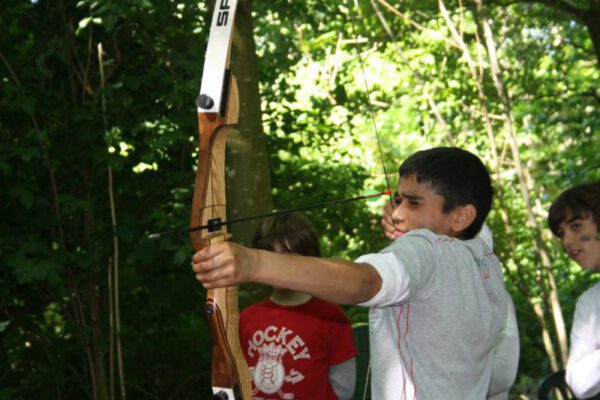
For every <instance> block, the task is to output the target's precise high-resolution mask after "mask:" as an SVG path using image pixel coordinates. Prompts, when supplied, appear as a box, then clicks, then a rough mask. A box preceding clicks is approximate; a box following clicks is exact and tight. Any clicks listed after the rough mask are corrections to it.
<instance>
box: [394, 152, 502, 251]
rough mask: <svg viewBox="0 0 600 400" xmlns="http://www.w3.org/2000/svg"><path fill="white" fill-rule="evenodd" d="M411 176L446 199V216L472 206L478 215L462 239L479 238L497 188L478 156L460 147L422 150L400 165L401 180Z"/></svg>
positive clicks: (444, 208) (444, 210)
mask: <svg viewBox="0 0 600 400" xmlns="http://www.w3.org/2000/svg"><path fill="white" fill-rule="evenodd" d="M409 175H415V177H416V179H417V182H419V183H421V184H425V185H427V186H429V188H430V189H431V190H432V191H433V192H435V193H436V194H438V195H440V196H443V197H444V205H443V208H442V212H443V213H448V212H450V211H452V210H454V209H455V208H456V207H459V206H464V205H467V204H472V205H473V206H474V207H475V209H476V210H477V216H476V217H475V220H473V222H472V223H471V225H469V226H468V227H467V228H466V229H465V230H464V231H462V232H461V234H460V236H459V237H460V238H461V239H472V238H474V237H475V235H477V233H478V232H479V231H480V230H481V226H482V225H483V222H484V221H485V218H486V217H487V215H488V213H489V212H490V208H491V207H492V195H493V189H492V181H491V179H490V174H489V173H488V171H487V169H486V168H485V166H484V165H483V163H482V162H481V160H480V159H479V158H478V157H477V156H476V155H474V154H472V153H469V152H468V151H466V150H462V149H459V148H456V147H437V148H433V149H430V150H423V151H418V152H416V153H414V154H413V155H411V156H410V157H408V158H407V159H406V160H405V161H404V162H403V163H402V165H400V177H407V176H409Z"/></svg>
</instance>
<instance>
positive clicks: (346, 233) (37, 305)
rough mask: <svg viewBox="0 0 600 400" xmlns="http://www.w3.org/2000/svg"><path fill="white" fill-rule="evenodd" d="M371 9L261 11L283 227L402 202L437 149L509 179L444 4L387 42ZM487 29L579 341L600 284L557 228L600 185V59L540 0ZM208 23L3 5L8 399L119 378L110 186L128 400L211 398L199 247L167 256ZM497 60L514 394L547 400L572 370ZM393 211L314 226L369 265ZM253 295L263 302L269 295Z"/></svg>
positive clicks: (280, 7)
mask: <svg viewBox="0 0 600 400" xmlns="http://www.w3.org/2000/svg"><path fill="white" fill-rule="evenodd" d="M371 4H372V3H370V2H367V1H359V2H358V5H359V6H360V8H355V7H354V6H353V5H352V7H350V4H346V3H345V2H339V1H318V2H317V1H313V0H308V1H306V0H305V1H299V0H298V1H296V0H287V1H283V0H279V1H273V2H256V3H255V4H253V10H254V14H253V15H254V24H255V29H254V32H255V38H254V39H255V41H256V44H257V52H258V57H259V58H258V60H259V61H258V62H259V71H260V76H259V77H258V79H259V82H260V88H261V94H262V97H261V99H260V101H261V102H262V110H263V125H264V130H265V132H264V133H265V134H266V135H267V139H268V150H269V152H268V157H269V162H270V165H271V174H272V176H271V182H272V196H273V203H274V205H275V207H276V208H289V207H294V206H301V205H305V204H313V203H318V202H320V201H324V200H330V199H338V198H344V197H350V196H355V195H357V194H360V193H362V192H365V191H366V190H371V189H376V190H383V189H385V188H386V179H385V171H387V174H388V180H389V184H390V185H392V186H393V185H395V173H396V171H397V167H398V165H399V164H400V162H401V161H402V159H403V158H404V157H406V156H407V155H409V154H411V153H412V152H414V151H416V150H419V149H424V148H429V147H432V146H439V145H453V146H461V147H465V148H467V149H469V150H471V151H473V152H475V153H477V154H479V155H480V156H481V157H482V158H483V159H484V160H485V162H486V163H487V164H488V166H489V167H490V169H491V170H493V169H494V165H493V162H492V153H491V151H490V148H491V142H490V139H489V137H488V135H486V133H485V132H486V131H485V126H484V120H483V119H482V99H481V97H479V96H478V95H477V87H476V81H475V80H474V79H472V77H471V76H470V73H469V70H468V65H467V63H466V61H465V58H464V54H463V53H461V52H460V51H457V50H456V48H454V47H453V46H452V45H450V44H449V42H448V41H447V40H444V38H448V37H450V36H451V35H450V32H449V31H448V26H447V24H445V23H444V21H443V19H442V18H441V17H440V15H439V13H438V11H437V7H436V6H435V5H431V4H430V3H429V2H415V3H414V4H408V3H406V4H404V5H402V7H401V6H400V5H398V6H397V8H396V10H397V11H398V10H399V11H401V12H402V13H404V14H403V15H404V16H405V17H406V18H400V17H399V16H398V14H397V13H396V12H394V11H393V10H390V9H385V8H381V9H380V10H379V11H380V12H381V14H380V15H383V17H384V19H385V21H386V22H387V24H388V25H387V26H388V28H387V30H386V29H384V26H383V24H382V23H381V21H382V19H381V17H378V15H377V13H376V12H375V11H374V9H373V7H372V5H371ZM242 6H243V7H248V6H249V3H248V2H242ZM451 6H452V7H455V5H447V7H449V8H450V7H451ZM380 7H381V3H380ZM464 11H465V12H464V13H461V12H459V10H458V8H452V13H451V17H452V19H453V20H454V21H455V22H456V23H457V24H459V25H460V26H461V29H462V31H461V32H462V33H463V37H464V38H465V43H466V45H467V46H468V48H469V49H470V51H471V53H472V54H477V51H478V49H479V50H481V48H480V47H479V45H478V42H477V40H478V39H477V38H478V26H477V21H476V20H475V18H474V17H473V15H474V14H473V12H472V8H471V5H469V4H467V9H466V10H464ZM487 12H488V15H489V17H490V21H491V22H492V29H493V31H494V35H495V38H496V42H497V46H498V47H497V48H498V52H499V58H500V60H501V65H502V69H503V78H504V83H505V85H506V89H507V91H508V93H509V94H510V98H511V107H512V113H513V118H514V124H513V125H514V128H515V131H516V136H517V138H516V140H517V143H518V145H519V148H520V150H521V158H522V163H523V165H524V167H525V170H526V173H527V176H528V191H529V193H530V195H531V197H532V198H533V199H534V205H533V210H534V213H535V218H536V220H537V222H538V223H539V226H541V227H542V230H541V236H542V239H543V241H544V243H545V244H546V245H547V246H548V249H549V254H550V258H551V260H552V272H553V274H554V275H555V277H556V279H557V281H558V282H559V297H560V299H561V301H562V307H563V313H564V315H565V318H566V320H567V326H569V324H570V316H571V315H572V311H573V307H574V301H575V299H576V297H577V295H578V294H579V293H581V292H582V291H583V290H584V289H585V288H586V287H587V286H589V284H590V282H591V281H592V280H593V279H594V278H595V277H594V276H589V275H587V274H584V273H582V272H581V271H580V270H579V269H578V268H577V267H576V266H574V265H572V264H571V263H570V262H569V261H568V259H567V258H566V257H565V256H564V254H562V252H561V251H560V248H559V247H558V244H557V243H556V242H555V241H554V240H553V239H552V238H551V235H550V234H549V232H548V231H547V229H546V225H545V212H546V210H547V209H548V206H549V202H550V201H551V200H552V199H553V198H554V197H555V196H556V195H557V194H558V193H559V192H560V191H562V190H563V189H564V188H566V187H568V186H570V185H573V184H576V183H581V182H586V181H591V180H598V179H600V171H599V166H600V151H599V149H600V147H599V136H600V135H599V132H600V113H599V112H598V107H599V103H600V92H599V89H598V88H599V87H600V86H599V85H598V83H599V80H600V74H599V70H598V60H597V59H596V57H595V54H594V51H593V44H592V42H591V39H590V37H589V34H588V31H587V30H586V29H585V26H583V25H582V24H581V22H580V21H578V20H577V19H573V18H572V17H570V16H569V15H567V14H565V13H561V12H557V11H554V12H548V9H547V8H545V7H544V6H542V5H539V4H536V3H522V4H519V3H517V4H514V5H510V6H494V5H490V6H489V7H488V8H487ZM208 18H209V10H208V5H207V4H205V3H204V2H201V3H195V2H189V1H181V2H175V1H153V0H144V1H132V2H100V3H99V2H92V1H89V0H82V1H79V2H74V1H68V0H65V1H43V0H40V1H33V2H31V1H17V0H10V1H4V2H2V3H1V4H0V25H1V26H2V27H3V34H2V35H0V56H1V57H0V58H1V65H2V66H1V68H0V77H1V80H0V93H1V96H0V137H1V141H0V177H1V178H0V179H1V182H2V188H3V189H4V190H2V191H0V204H2V208H1V212H2V214H1V218H2V224H0V259H1V260H2V274H1V275H0V293H1V294H0V310H1V312H2V313H1V314H0V343H1V345H0V359H1V360H2V362H1V363H0V399H28V398H36V399H51V398H52V399H71V398H73V399H75V398H77V399H79V398H93V394H92V393H93V391H94V390H93V388H92V385H91V383H90V371H91V370H95V371H104V373H106V367H105V366H106V365H107V362H108V348H109V342H108V339H107V335H106V331H107V322H106V321H107V318H108V316H107V315H106V313H107V306H108V305H107V301H108V300H107V291H108V288H107V276H106V271H107V265H108V263H109V262H110V261H111V259H112V257H113V241H112V238H113V228H112V225H111V210H110V202H109V185H110V183H109V181H108V176H109V174H108V171H109V169H110V170H111V171H112V174H113V178H114V182H113V185H112V186H113V188H114V190H115V193H114V197H115V201H116V213H117V221H118V223H117V231H116V234H117V236H118V239H119V244H120V247H119V250H120V256H119V262H120V282H121V287H120V293H121V304H120V306H121V320H122V323H123V326H122V332H121V334H122V341H123V351H124V354H123V359H124V362H125V366H124V367H125V371H126V373H125V377H126V388H127V391H128V396H129V397H130V398H160V399H163V398H165V399H166V398H176V399H182V398H192V397H194V398H198V397H200V398H204V396H206V397H208V395H207V394H206V393H207V391H208V387H209V372H208V371H209V363H210V354H209V350H208V349H209V344H208V343H209V334H208V330H207V327H206V323H205V321H204V317H203V315H202V304H203V301H204V293H203V291H202V289H201V287H200V286H199V285H198V284H197V283H196V282H195V281H194V279H193V276H192V275H191V274H190V271H189V258H190V255H191V247H190V246H189V244H188V239H187V237H185V236H183V237H173V238H165V239H163V240H161V241H160V242H151V241H149V240H148V239H146V237H147V234H148V233H149V232H155V231H162V230H167V229H170V228H173V227H184V226H186V225H187V224H188V218H189V207H190V205H191V195H192V191H193V187H192V185H193V181H194V175H195V171H194V165H195V160H194V151H195V147H194V146H195V142H194V140H195V132H196V126H195V124H196V119H195V117H194V112H195V110H194V98H195V96H196V93H197V89H198V84H199V78H200V71H201V66H202V54H204V48H205V44H206V39H207V34H208V32H207V19H208ZM461 18H462V19H461ZM352 21H354V22H352ZM409 21H413V22H417V23H418V24H419V25H420V26H422V27H424V28H425V29H416V28H415V26H414V25H413V24H411V23H409ZM357 38H358V39H359V40H358V44H357V43H356V40H357ZM246 40H250V39H249V38H246ZM99 43H102V47H103V49H104V58H103V68H104V71H105V81H106V85H105V86H104V87H103V86H102V85H101V78H100V68H99V61H98V58H97V57H98V50H97V45H98V44H99ZM482 60H483V61H481V62H480V63H479V64H478V65H479V66H480V68H481V71H482V80H481V84H482V90H483V93H484V95H485V105H486V106H487V107H488V109H489V113H490V114H491V115H492V116H493V118H492V119H491V120H492V123H493V124H494V129H496V132H497V138H496V140H497V144H498V145H499V153H500V154H501V155H502V156H503V157H504V158H503V159H502V162H501V163H500V166H499V170H498V174H499V175H498V180H497V181H496V182H497V190H501V191H502V201H501V202H500V201H497V202H496V204H495V207H494V209H495V211H493V212H492V214H491V215H490V217H489V219H488V224H489V225H490V227H491V228H492V231H493V232H494V236H495V246H496V251H497V253H498V255H499V256H500V257H501V259H502V260H503V262H504V263H505V266H506V271H507V274H508V277H507V286H508V288H509V290H510V291H511V293H512V294H513V295H514V300H515V304H516V307H517V313H518V319H519V326H520V331H521V348H522V353H521V365H520V371H519V377H518V382H517V385H516V386H515V388H514V390H513V393H512V395H514V396H515V397H516V396H517V395H519V394H523V395H524V396H529V395H531V394H532V393H533V392H535V387H536V385H537V382H538V381H539V379H540V378H541V377H542V376H544V375H546V374H548V373H549V372H550V369H551V367H550V364H549V362H548V357H547V354H546V352H545V350H544V346H543V343H542V338H541V327H540V323H539V320H537V319H536V317H535V316H534V313H533V311H532V308H531V299H534V301H539V302H541V303H543V302H544V300H543V293H541V290H540V286H539V282H538V281H536V278H535V271H536V264H537V263H538V260H539V256H538V255H537V253H536V250H535V248H534V245H533V241H534V232H533V231H532V229H531V228H530V227H529V226H528V223H527V212H526V210H525V204H524V203H523V198H522V195H521V194H520V192H519V184H518V176H517V174H516V172H515V164H514V158H511V156H510V149H509V146H508V144H507V143H508V142H507V139H506V137H507V136H506V135H507V134H506V132H505V131H504V129H505V126H506V125H505V122H504V121H503V119H502V118H503V117H502V115H503V108H502V104H501V102H500V100H499V98H498V95H497V93H496V91H495V89H494V85H493V81H492V79H491V75H490V70H489V68H490V65H489V64H488V63H487V61H486V59H485V57H484V56H482ZM103 97H104V99H105V100H106V111H103V108H102V98H103ZM432 104H433V105H434V106H435V107H432ZM434 109H435V110H436V112H437V116H436V114H435V112H434ZM441 121H443V123H442V122H441ZM383 165H385V169H384V167H383ZM249 167H251V166H249ZM380 207H381V202H374V203H365V202H361V203H353V204H349V205H344V206H340V207H330V208H327V209H325V210H319V211H313V212H311V213H310V215H309V216H310V217H311V218H312V219H313V220H314V221H315V223H316V225H317V227H318V228H319V230H320V232H321V233H322V245H323V249H324V253H325V254H326V255H327V256H336V257H344V258H354V257H357V256H358V255H360V254H362V253H365V252H369V251H376V250H378V249H379V248H381V247H382V246H384V245H385V243H386V240H385V239H384V238H383V235H382V233H381V231H380V228H379V212H380ZM500 210H503V211H504V212H505V213H506V216H507V217H508V219H506V218H505V217H503V215H502V213H501V212H500ZM507 221H508V223H507ZM515 243H516V245H513V244H515ZM241 295H242V297H243V298H244V301H245V302H250V301H253V300H255V298H254V297H253V296H255V295H254V294H253V292H252V291H251V290H243V291H242V293H241ZM244 296H245V297H244ZM544 307H545V305H544ZM348 313H349V315H350V316H351V318H352V319H353V321H354V322H357V323H358V322H361V321H364V320H365V319H366V314H365V311H364V310H362V309H359V308H349V309H348ZM548 323H549V324H550V322H548ZM93 366H96V367H95V368H94V367H93ZM99 366H104V367H99ZM107 379H108V378H107V375H104V376H103V377H100V378H99V380H98V382H100V383H101V384H103V385H107ZM100 397H101V398H103V397H102V396H100ZM107 398H108V397H107ZM533 398H534V397H533Z"/></svg>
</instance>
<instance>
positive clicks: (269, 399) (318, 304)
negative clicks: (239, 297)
mask: <svg viewBox="0 0 600 400" xmlns="http://www.w3.org/2000/svg"><path fill="white" fill-rule="evenodd" d="M240 341H241V344H242V349H243V351H244V354H245V356H246V360H247V361H248V366H249V367H250V374H251V376H252V393H253V399H254V400H275V399H286V400H292V399H293V400H328V399H332V400H336V399H337V397H336V395H335V393H334V391H333V388H332V387H331V384H330V383H329V367H330V366H332V365H336V364H339V363H341V362H343V361H347V360H349V359H350V358H352V357H354V356H356V347H355V345H354V338H353V336H352V327H351V326H350V322H349V321H348V318H346V316H345V315H344V312H343V311H342V309H341V308H340V307H339V306H337V305H335V304H331V303H328V302H326V301H323V300H320V299H316V298H314V297H313V298H311V299H310V300H309V301H308V302H306V303H304V304H300V305H298V306H280V305H277V304H275V303H273V302H272V301H271V300H269V299H267V300H263V301H261V302H259V303H256V304H254V305H252V306H250V307H248V308H246V309H244V310H243V311H242V312H241V313H240Z"/></svg>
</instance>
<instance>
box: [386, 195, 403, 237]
mask: <svg viewBox="0 0 600 400" xmlns="http://www.w3.org/2000/svg"><path fill="white" fill-rule="evenodd" d="M392 212H394V205H393V204H392V203H391V202H388V203H385V205H384V206H383V218H382V219H381V226H382V227H383V232H384V233H385V236H386V237H387V238H388V239H391V240H394V239H396V238H398V237H399V236H400V235H401V232H400V231H398V230H396V228H394V220H393V219H392Z"/></svg>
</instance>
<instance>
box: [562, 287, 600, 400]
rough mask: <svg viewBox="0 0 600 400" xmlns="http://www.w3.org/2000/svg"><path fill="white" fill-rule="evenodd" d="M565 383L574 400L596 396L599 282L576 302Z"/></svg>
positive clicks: (599, 355) (599, 365) (599, 353)
mask: <svg viewBox="0 0 600 400" xmlns="http://www.w3.org/2000/svg"><path fill="white" fill-rule="evenodd" d="M566 381H567V384H568V385H569V387H570V388H571V390H572V391H573V394H574V395H575V396H576V397H578V398H581V399H586V398H588V397H592V396H594V395H596V394H598V393H600V282H598V283H596V285H594V286H592V287H591V288H590V289H588V290H587V291H585V292H584V293H583V294H582V295H581V296H580V297H579V299H578V300H577V306H576V308H575V316H574V317H573V327H572V329H571V351H570V353H569V361H568V362H567V374H566Z"/></svg>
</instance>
